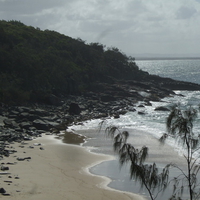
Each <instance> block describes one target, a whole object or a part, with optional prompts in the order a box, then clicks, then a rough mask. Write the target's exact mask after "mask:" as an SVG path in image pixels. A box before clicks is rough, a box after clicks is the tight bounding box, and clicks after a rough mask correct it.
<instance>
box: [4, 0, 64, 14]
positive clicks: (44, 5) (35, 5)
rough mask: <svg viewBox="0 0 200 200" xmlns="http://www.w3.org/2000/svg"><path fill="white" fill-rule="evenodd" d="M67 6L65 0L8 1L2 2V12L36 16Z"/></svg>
mask: <svg viewBox="0 0 200 200" xmlns="http://www.w3.org/2000/svg"><path fill="white" fill-rule="evenodd" d="M64 4H65V1H64V0H56V1H54V0H48V1H47V0H34V1H32V0H18V1H17V0H6V1H0V12H2V13H12V14H16V15H21V14H29V15H30V14H34V13H37V12H41V11H42V10H44V9H50V8H55V7H61V6H63V5H64Z"/></svg>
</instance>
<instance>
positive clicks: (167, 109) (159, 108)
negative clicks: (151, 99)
mask: <svg viewBox="0 0 200 200" xmlns="http://www.w3.org/2000/svg"><path fill="white" fill-rule="evenodd" d="M155 111H170V109H169V108H167V107H164V106H159V107H156V108H155Z"/></svg>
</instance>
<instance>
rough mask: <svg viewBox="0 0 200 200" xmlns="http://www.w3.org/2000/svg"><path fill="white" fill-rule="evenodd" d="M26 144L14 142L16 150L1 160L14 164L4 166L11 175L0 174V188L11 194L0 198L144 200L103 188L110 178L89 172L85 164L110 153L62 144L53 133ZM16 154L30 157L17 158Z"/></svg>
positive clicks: (14, 199) (89, 163)
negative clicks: (37, 144)
mask: <svg viewBox="0 0 200 200" xmlns="http://www.w3.org/2000/svg"><path fill="white" fill-rule="evenodd" d="M27 143H28V144H26V145H24V148H21V147H19V146H20V144H19V143H15V144H13V145H12V146H13V148H15V150H17V151H18V152H17V153H15V154H11V155H10V157H8V158H5V159H4V160H2V161H1V163H2V162H4V163H7V162H17V164H16V165H6V164H5V165H4V166H9V168H10V169H9V171H7V172H10V173H11V174H10V175H1V178H0V179H1V181H0V187H3V188H4V189H5V190H6V192H7V193H9V194H10V196H9V197H8V196H1V195H0V199H9V200H21V199H26V200H62V199H63V200H116V199H118V200H130V199H131V200H133V199H134V200H144V198H143V197H142V196H139V195H134V194H131V193H125V192H120V191H117V190H112V189H109V188H107V187H106V184H107V183H108V182H109V179H106V178H103V177H99V176H95V175H92V174H90V173H89V172H88V170H87V167H88V166H91V165H92V164H94V163H99V162H101V161H103V160H108V159H111V157H109V156H106V155H99V154H94V153H90V152H89V151H87V150H86V148H84V147H80V146H73V145H66V144H61V142H60V141H59V140H55V139H53V136H44V137H42V138H38V139H36V140H34V141H29V142H27ZM33 143H41V144H42V147H43V148H44V150H40V146H35V147H34V149H31V148H28V147H29V146H30V145H32V144H33ZM10 146H11V145H10ZM16 156H17V157H19V158H24V157H31V159H30V160H25V161H17V159H16V158H17V157H16ZM8 176H11V178H9V177H8ZM15 177H19V179H15ZM4 181H12V183H8V182H4Z"/></svg>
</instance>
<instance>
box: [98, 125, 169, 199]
mask: <svg viewBox="0 0 200 200" xmlns="http://www.w3.org/2000/svg"><path fill="white" fill-rule="evenodd" d="M103 123H105V121H102V122H101V123H100V129H101V128H102V126H103ZM105 132H106V134H107V135H108V136H109V137H111V138H112V139H113V148H114V151H115V152H116V153H117V154H118V155H119V162H120V165H121V166H123V165H124V164H126V163H129V165H130V179H134V180H135V181H137V182H139V183H140V185H141V188H145V189H146V190H147V192H148V194H149V196H150V198H151V199H152V200H155V199H156V198H157V197H158V194H159V193H160V192H164V191H165V189H166V188H167V186H168V183H169V182H168V178H169V167H170V164H168V165H166V166H165V167H164V168H163V169H162V171H160V170H159V169H158V167H157V166H156V164H155V163H153V164H146V163H145V161H146V158H147V157H148V147H146V146H143V147H142V148H141V149H137V148H135V147H134V146H133V145H132V144H130V143H128V142H127V140H128V137H129V132H127V131H120V129H119V128H118V127H116V126H112V125H111V126H108V127H107V128H106V129H105Z"/></svg>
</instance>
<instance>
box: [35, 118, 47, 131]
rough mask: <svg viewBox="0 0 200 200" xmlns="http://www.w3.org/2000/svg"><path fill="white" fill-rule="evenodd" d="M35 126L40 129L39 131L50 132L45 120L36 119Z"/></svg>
mask: <svg viewBox="0 0 200 200" xmlns="http://www.w3.org/2000/svg"><path fill="white" fill-rule="evenodd" d="M33 126H34V127H35V128H36V129H38V130H44V131H48V130H49V125H48V123H46V122H45V121H43V120H40V119H36V120H34V121H33Z"/></svg>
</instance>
